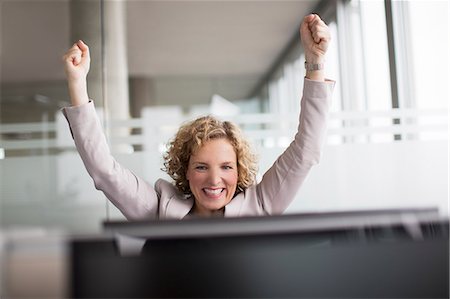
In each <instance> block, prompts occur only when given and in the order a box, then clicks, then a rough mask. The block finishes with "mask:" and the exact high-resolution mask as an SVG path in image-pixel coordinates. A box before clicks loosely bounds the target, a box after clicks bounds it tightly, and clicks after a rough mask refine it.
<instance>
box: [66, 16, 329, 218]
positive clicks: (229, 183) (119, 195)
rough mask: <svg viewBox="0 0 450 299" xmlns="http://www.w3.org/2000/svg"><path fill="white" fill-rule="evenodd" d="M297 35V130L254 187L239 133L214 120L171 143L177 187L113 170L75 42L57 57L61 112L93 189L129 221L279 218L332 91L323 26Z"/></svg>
mask: <svg viewBox="0 0 450 299" xmlns="http://www.w3.org/2000/svg"><path fill="white" fill-rule="evenodd" d="M300 33H301V40H302V45H303V47H304V50H305V59H306V62H307V63H305V67H306V69H307V71H306V78H305V81H304V91H303V98H302V102H301V114H300V122H299V126H298V132H297V134H296V136H295V139H294V141H293V142H292V143H291V145H290V146H289V147H288V148H287V149H286V151H285V152H284V153H283V154H282V155H281V156H280V157H279V158H278V159H277V161H276V162H275V163H274V165H273V166H272V167H271V168H270V169H269V170H268V171H267V172H266V173H265V174H264V176H263V178H262V180H261V182H260V183H258V184H256V183H255V181H254V178H255V175H256V161H255V159H254V156H253V155H252V154H251V152H250V151H249V147H248V144H247V142H246V141H245V140H243V139H242V138H241V137H240V133H239V130H238V128H237V127H236V126H235V125H233V124H231V123H229V122H220V121H218V120H216V119H214V118H212V117H203V118H200V119H197V120H194V121H192V122H191V123H188V124H186V125H184V126H182V127H181V128H180V130H179V131H178V133H177V134H176V136H175V139H174V140H173V141H172V142H171V144H170V147H169V150H168V153H167V154H166V155H165V157H164V158H165V163H164V165H165V170H166V171H167V172H168V174H169V175H170V176H171V177H172V178H173V179H174V180H175V184H172V183H169V182H167V181H165V180H162V179H160V180H158V181H156V183H155V185H154V186H152V185H150V184H149V183H148V182H146V181H144V180H143V179H142V178H140V177H138V176H136V175H134V174H133V173H132V172H131V171H130V170H128V169H125V168H124V167H122V166H121V165H119V164H118V163H117V162H116V161H115V160H114V158H113V157H112V156H111V154H110V151H109V148H108V145H107V142H106V139H105V136H104V134H103V132H102V129H101V125H100V122H99V120H98V118H97V115H96V113H95V108H94V104H93V102H92V101H90V100H89V97H88V93H87V85H86V77H87V74H88V72H89V66H90V56H89V48H88V46H87V45H86V44H84V43H83V42H82V41H78V42H77V43H76V44H74V45H73V47H72V48H70V49H69V51H68V52H67V53H66V55H64V57H63V60H64V65H65V71H66V75H67V79H68V86H69V94H70V99H71V103H72V106H71V107H67V108H64V109H63V113H64V115H65V116H66V118H67V121H68V122H69V126H70V128H71V132H72V136H73V138H74V140H75V144H76V147H77V150H78V152H79V154H80V156H81V158H82V160H83V162H84V164H85V166H86V169H87V171H88V172H89V174H90V176H91V177H92V178H93V180H94V183H95V186H96V188H97V189H99V190H101V191H103V192H104V193H105V195H106V197H107V198H108V199H109V200H110V201H111V202H112V203H113V204H114V205H115V206H116V207H117V208H119V209H120V210H121V211H122V213H123V214H124V215H125V217H127V219H130V220H138V219H149V218H154V217H159V218H160V219H168V218H172V219H183V218H189V217H192V216H204V217H211V216H221V217H234V216H250V215H272V214H280V213H282V212H283V211H284V210H285V209H286V208H287V207H288V205H289V204H290V203H291V202H292V200H293V199H294V198H295V195H296V193H297V191H298V190H299V188H300V186H301V184H302V183H303V181H304V179H305V178H306V175H307V174H308V172H309V170H310V169H311V167H312V166H313V165H314V164H316V163H318V161H319V158H320V149H321V145H322V143H323V140H324V137H325V130H326V119H327V113H328V109H329V106H330V101H331V95H332V91H333V87H334V82H333V81H327V80H325V77H324V71H323V63H324V59H325V53H326V51H327V48H328V45H329V41H330V33H329V29H328V27H327V26H326V25H325V23H324V22H323V21H322V20H321V19H320V17H319V16H318V15H313V14H311V15H308V16H306V17H305V18H304V19H303V22H302V25H301V27H300Z"/></svg>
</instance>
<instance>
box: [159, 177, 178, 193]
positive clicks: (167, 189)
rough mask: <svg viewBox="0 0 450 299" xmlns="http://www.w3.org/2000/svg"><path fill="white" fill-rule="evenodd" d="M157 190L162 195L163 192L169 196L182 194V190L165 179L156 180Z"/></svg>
mask: <svg viewBox="0 0 450 299" xmlns="http://www.w3.org/2000/svg"><path fill="white" fill-rule="evenodd" d="M155 190H156V192H157V193H158V194H159V195H160V196H161V195H162V194H164V195H167V196H173V195H182V194H181V192H179V191H178V189H177V188H176V187H175V186H174V185H173V184H172V183H171V182H168V181H166V180H164V179H158V180H157V181H156V182H155Z"/></svg>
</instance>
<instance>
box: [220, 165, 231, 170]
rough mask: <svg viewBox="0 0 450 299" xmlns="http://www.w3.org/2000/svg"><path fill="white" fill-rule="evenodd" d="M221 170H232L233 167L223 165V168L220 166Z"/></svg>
mask: <svg viewBox="0 0 450 299" xmlns="http://www.w3.org/2000/svg"><path fill="white" fill-rule="evenodd" d="M222 168H223V169H225V170H231V169H233V166H230V165H224V166H222Z"/></svg>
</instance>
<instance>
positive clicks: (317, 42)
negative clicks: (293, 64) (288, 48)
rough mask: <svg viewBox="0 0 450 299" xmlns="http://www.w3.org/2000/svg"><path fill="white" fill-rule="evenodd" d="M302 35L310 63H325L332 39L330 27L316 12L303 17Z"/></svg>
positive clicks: (307, 60) (306, 57)
mask: <svg viewBox="0 0 450 299" xmlns="http://www.w3.org/2000/svg"><path fill="white" fill-rule="evenodd" d="M300 35H301V41H302V45H303V49H304V50H305V60H306V62H308V63H323V62H324V60H325V54H326V52H327V49H328V45H329V43H330V40H331V35H330V29H329V28H328V26H327V25H326V24H325V23H324V22H323V21H322V19H321V18H320V17H319V16H318V15H316V14H310V15H307V16H306V17H304V18H303V22H302V25H301V26H300Z"/></svg>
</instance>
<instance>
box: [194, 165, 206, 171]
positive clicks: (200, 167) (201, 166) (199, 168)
mask: <svg viewBox="0 0 450 299" xmlns="http://www.w3.org/2000/svg"><path fill="white" fill-rule="evenodd" d="M195 169H197V170H206V169H207V168H206V166H204V165H198V166H195Z"/></svg>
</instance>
